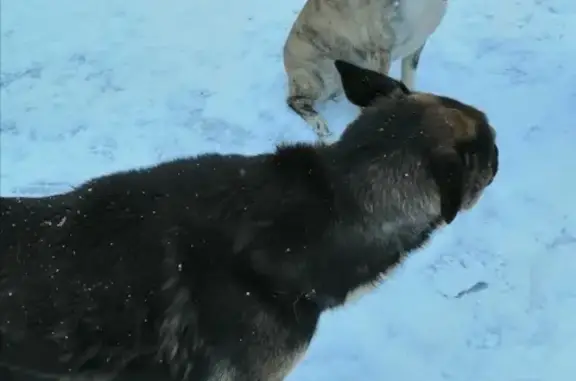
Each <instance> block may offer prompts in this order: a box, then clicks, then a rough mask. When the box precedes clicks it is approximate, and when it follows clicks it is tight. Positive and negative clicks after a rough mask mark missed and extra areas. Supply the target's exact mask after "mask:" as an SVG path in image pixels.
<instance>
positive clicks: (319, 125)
mask: <svg viewBox="0 0 576 381" xmlns="http://www.w3.org/2000/svg"><path fill="white" fill-rule="evenodd" d="M308 123H309V124H310V125H311V126H312V129H313V130H314V132H315V133H316V135H317V136H318V139H320V140H321V141H323V142H326V140H327V139H329V138H330V137H331V136H332V132H331V131H330V129H329V128H328V123H326V121H325V120H324V119H323V118H322V117H320V116H314V117H312V118H310V119H309V120H308Z"/></svg>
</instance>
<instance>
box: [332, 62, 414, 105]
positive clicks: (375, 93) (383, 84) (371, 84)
mask: <svg viewBox="0 0 576 381" xmlns="http://www.w3.org/2000/svg"><path fill="white" fill-rule="evenodd" d="M334 65H335V66H336V70H338V73H339V74H340V78H341V80H342V87H343V88H344V94H346V98H348V100H349V101H350V102H351V103H352V104H354V105H356V106H359V107H368V106H370V104H372V102H374V100H375V99H376V98H378V97H388V96H391V95H392V94H393V93H394V92H400V93H404V94H410V90H409V89H408V88H407V87H406V85H405V84H404V83H402V82H400V81H397V80H395V79H394V78H392V77H389V76H387V75H385V74H381V73H378V72H376V71H374V70H370V69H364V68H361V67H359V66H356V65H354V64H351V63H349V62H346V61H342V60H336V61H334Z"/></svg>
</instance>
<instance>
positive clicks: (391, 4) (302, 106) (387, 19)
mask: <svg viewBox="0 0 576 381" xmlns="http://www.w3.org/2000/svg"><path fill="white" fill-rule="evenodd" d="M445 12H446V0H308V1H307V2H306V4H305V5H304V8H303V9H302V11H301V12H300V14H299V15H298V17H297V19H296V21H295V23H294V25H293V27H292V29H291V31H290V34H289V36H288V39H287V41H286V44H285V46H284V66H285V69H286V73H287V75H288V82H289V94H288V99H287V103H288V105H289V106H290V107H291V108H292V109H293V110H294V111H295V112H296V113H298V114H299V115H300V116H301V117H302V118H303V119H304V120H305V121H306V122H307V123H308V124H309V125H310V126H311V127H312V128H313V129H314V131H315V132H316V133H317V134H318V136H319V137H320V138H324V137H326V136H327V135H329V129H328V126H327V124H326V122H325V121H324V119H323V118H322V117H321V116H320V115H319V114H318V112H317V111H316V110H315V109H314V103H315V102H316V101H326V100H327V99H329V98H332V97H335V96H337V95H339V94H340V93H341V92H342V84H341V81H340V78H339V75H338V72H337V71H336V69H335V67H334V61H335V60H343V61H348V62H350V63H353V64H355V65H358V66H360V67H364V68H366V69H371V70H375V71H378V72H380V73H383V74H388V72H389V70H390V64H391V62H392V61H395V60H398V59H401V60H402V81H403V82H404V83H405V84H406V85H407V86H408V87H409V88H411V89H413V88H414V81H415V71H416V68H417V66H418V60H419V58H420V53H421V52H422V49H423V48H424V45H425V43H426V41H427V39H428V38H429V37H430V35H431V34H432V33H433V32H434V31H435V30H436V28H437V27H438V25H440V22H441V21H442V18H443V17H444V14H445Z"/></svg>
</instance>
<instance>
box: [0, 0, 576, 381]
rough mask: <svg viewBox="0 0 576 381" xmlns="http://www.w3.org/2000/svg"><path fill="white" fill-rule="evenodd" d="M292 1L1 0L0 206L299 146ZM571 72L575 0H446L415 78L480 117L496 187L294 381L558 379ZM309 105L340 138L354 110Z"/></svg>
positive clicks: (338, 330)
mask: <svg viewBox="0 0 576 381" xmlns="http://www.w3.org/2000/svg"><path fill="white" fill-rule="evenodd" d="M303 3H304V0H282V1H271V0H242V1H225V0H210V1H202V0H172V1H158V0H156V1H153V0H85V1H78V0H51V1H46V0H0V5H1V8H0V14H1V20H0V21H1V33H2V35H1V41H0V42H1V45H0V47H1V57H0V58H1V77H0V95H1V110H0V112H1V127H0V128H1V135H0V137H1V139H0V149H1V160H0V166H1V172H0V173H1V178H0V180H1V181H0V190H1V192H2V194H4V195H9V194H26V195H32V194H36V195H39V194H48V193H53V192H58V191H62V190H65V189H69V187H71V186H73V185H75V184H78V183H79V182H81V181H84V180H87V179H89V178H91V177H93V176H97V175H101V174H104V173H108V172H111V171H115V170H119V169H128V168H133V167H137V166H142V165H149V164H153V163H157V162H159V161H163V160H168V159H170V158H174V157H177V156H183V155H190V154H197V153H200V152H205V151H214V150H217V151H221V152H241V153H257V152H262V151H268V150H271V149H272V148H273V146H274V144H276V143H279V142H281V141H283V140H310V141H312V140H313V139H314V135H313V134H312V132H311V131H310V129H309V128H308V127H307V126H306V125H305V124H304V123H303V122H302V121H301V120H300V119H299V118H298V117H296V116H295V115H294V114H292V113H291V112H290V111H289V110H288V109H287V107H285V105H284V95H285V77H284V73H283V66H282V60H281V52H282V45H283V43H284V39H285V37H286V34H287V32H288V29H289V28H290V26H291V24H292V22H293V20H294V18H295V16H296V12H297V11H298V10H299V9H300V8H301V6H302V5H303ZM574 62H576V2H574V1H573V0H450V1H449V11H448V14H447V16H446V18H445V20H444V22H443V24H442V25H441V27H440V28H439V30H438V31H437V32H436V33H435V34H434V36H433V38H432V39H431V40H430V42H429V43H428V46H427V48H426V50H425V52H424V55H423V57H422V60H421V70H420V75H419V78H418V85H419V87H420V88H421V89H424V90H428V91H433V92H439V93H444V94H447V95H450V96H453V97H457V98H459V99H461V100H463V101H466V102H470V103H473V104H475V105H477V106H478V107H480V108H482V109H484V110H485V111H486V112H487V113H488V115H489V117H490V119H491V120H492V122H493V124H494V126H495V127H496V128H497V130H498V140H499V144H500V152H501V171H500V173H499V177H498V179H497V180H496V181H495V182H494V183H493V185H492V186H491V187H490V189H489V190H488V192H487V193H486V195H485V196H484V198H483V199H482V200H481V202H480V203H479V204H478V206H477V207H476V208H475V209H474V210H473V211H471V212H469V213H467V214H465V215H461V216H460V217H458V219H457V220H456V221H455V223H454V224H453V225H452V226H451V227H449V228H448V229H446V230H445V231H443V232H441V233H440V234H438V235H437V236H436V238H435V239H434V240H433V242H432V244H431V245H430V246H429V247H428V248H426V249H425V250H422V251H421V252H419V253H417V254H416V255H414V256H413V257H412V258H411V260H409V261H408V263H407V264H406V265H405V266H404V267H403V268H402V269H401V270H400V271H398V272H397V273H396V274H395V276H394V277H393V278H392V279H391V280H390V281H389V282H387V283H386V284H385V285H383V286H382V287H381V288H380V289H379V290H378V291H377V292H375V293H374V294H372V295H370V296H367V297H365V298H364V299H362V300H361V301H359V302H358V303H356V304H355V305H353V306H351V307H349V308H346V309H344V310H339V311H337V312H334V313H331V314H327V315H326V316H324V318H323V319H322V324H321V327H320V330H319V332H318V335H317V337H316V339H315V341H314V342H313V344H312V346H311V348H310V351H309V352H308V354H307V356H306V358H305V359H304V360H303V361H302V362H301V364H300V365H299V367H298V368H297V369H296V370H295V371H294V373H293V374H292V375H291V376H290V377H289V381H319V380H330V381H360V380H361V381H384V380H403V381H420V380H426V381H440V380H451V381H569V380H573V377H574V375H575V374H576V361H575V359H576V320H575V319H576V318H575V317H576V201H575V199H574V194H576V108H575V107H576V69H575V65H574ZM393 73H394V74H397V70H396V68H395V70H394V71H393ZM321 109H322V110H323V112H324V114H325V115H326V116H327V118H328V121H329V123H330V124H331V127H332V128H334V129H335V130H337V131H340V130H342V128H343V127H344V125H345V124H346V123H347V122H349V121H350V120H351V119H352V118H353V117H354V116H355V113H356V111H355V109H354V108H353V107H352V106H350V105H349V104H347V103H346V102H345V101H343V100H341V101H340V102H339V103H330V104H328V105H327V106H323V107H322V108H321Z"/></svg>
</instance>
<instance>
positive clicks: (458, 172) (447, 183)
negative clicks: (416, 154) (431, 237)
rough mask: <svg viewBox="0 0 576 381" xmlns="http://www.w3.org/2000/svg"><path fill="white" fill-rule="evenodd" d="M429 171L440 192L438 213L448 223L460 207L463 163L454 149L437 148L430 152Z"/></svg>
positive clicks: (462, 195) (462, 190)
mask: <svg viewBox="0 0 576 381" xmlns="http://www.w3.org/2000/svg"><path fill="white" fill-rule="evenodd" d="M430 171H431V174H432V177H433V178H434V180H435V181H436V185H437V186H438V191H439V193H440V213H441V215H442V218H443V219H444V221H445V222H446V224H450V223H451V222H452V221H453V220H454V219H455V218H456V215H457V214H458V212H459V211H460V209H461V208H462V202H463V199H464V175H465V168H464V163H463V162H462V158H461V157H460V155H459V154H458V153H457V152H456V150H455V149H453V148H446V147H442V148H437V149H435V150H433V151H432V152H431V156H430Z"/></svg>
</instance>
